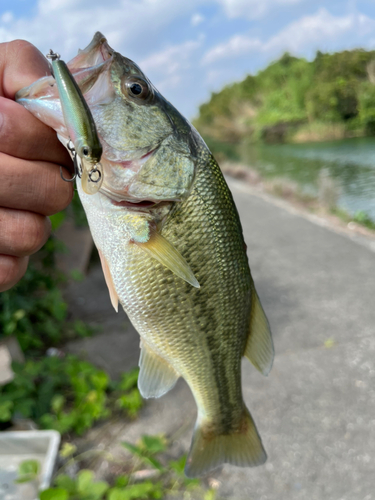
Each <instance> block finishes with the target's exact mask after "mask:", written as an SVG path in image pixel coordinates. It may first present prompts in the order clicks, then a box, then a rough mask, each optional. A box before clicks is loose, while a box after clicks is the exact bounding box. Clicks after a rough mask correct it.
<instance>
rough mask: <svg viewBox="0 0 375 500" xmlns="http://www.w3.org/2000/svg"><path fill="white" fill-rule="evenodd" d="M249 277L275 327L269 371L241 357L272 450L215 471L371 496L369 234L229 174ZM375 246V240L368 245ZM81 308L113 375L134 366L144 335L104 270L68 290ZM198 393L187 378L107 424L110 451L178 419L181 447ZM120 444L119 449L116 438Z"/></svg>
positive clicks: (374, 486)
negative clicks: (319, 217)
mask: <svg viewBox="0 0 375 500" xmlns="http://www.w3.org/2000/svg"><path fill="white" fill-rule="evenodd" d="M229 185H230V187H231V189H232V192H233V195H234V198H235V201H236V204H237V207H238V210H239V213H240V216H241V220H242V224H243V229H244V235H245V240H246V243H247V245H248V255H249V260H250V265H251V269H252V273H253V277H254V281H255V284H256V287H257V290H258V292H259V295H260V297H261V300H262V303H263V306H264V309H265V311H266V313H267V315H268V317H269V320H270V323H271V328H272V331H273V335H274V341H275V349H276V358H275V364H274V367H273V370H272V372H271V374H270V375H269V377H268V378H264V377H262V376H261V375H260V374H259V373H258V372H257V371H256V370H255V369H254V368H253V367H252V366H251V365H250V363H248V362H247V361H246V360H244V362H243V391H244V397H245V400H246V402H247V404H248V407H249V409H250V410H251V413H252V415H253V417H254V420H255V421H256V423H257V426H258V429H259V432H260V434H261V436H262V439H263V442H264V445H265V448H266V450H267V452H268V456H269V459H268V461H267V463H266V464H265V465H264V466H262V467H258V468H255V469H240V468H235V467H232V466H225V467H224V468H223V469H222V471H221V472H220V471H215V473H214V474H213V476H214V477H215V478H216V479H217V480H218V481H219V482H220V487H219V497H220V498H226V499H231V500H242V499H246V500H252V499H254V500H295V499H296V500H297V499H298V500H323V499H329V500H371V499H375V252H374V251H372V250H371V248H374V242H371V241H368V240H367V241H365V240H357V241H352V240H351V239H350V238H348V237H347V236H344V235H341V234H338V233H336V232H333V231H331V230H329V229H327V228H324V227H320V226H319V225H317V224H314V223H313V222H311V221H310V220H308V218H305V217H302V216H300V215H299V214H297V213H296V212H295V211H294V210H289V209H285V207H284V205H283V204H282V203H281V204H280V203H279V202H278V201H275V202H272V201H271V202H270V200H272V198H270V197H267V196H266V197H264V196H258V195H255V196H254V195H253V194H254V191H252V188H250V187H247V186H244V185H243V184H241V183H240V182H238V181H232V180H231V181H229ZM371 245H372V246H371ZM69 295H70V299H71V300H72V302H73V307H74V311H73V312H74V314H75V315H76V316H77V317H80V318H81V319H87V320H90V321H94V322H98V323H101V324H102V326H103V331H104V333H103V334H102V335H99V336H97V337H95V338H93V339H86V340H83V341H79V342H78V343H77V342H76V343H74V345H71V346H70V349H71V350H74V351H75V352H77V351H82V350H83V351H86V352H87V353H88V355H89V357H90V358H91V359H92V360H94V361H95V362H96V363H97V364H99V365H101V366H103V367H105V368H106V369H109V371H111V373H112V374H113V375H117V374H118V373H120V372H121V371H122V370H124V369H128V368H129V367H130V366H135V365H137V362H138V349H139V348H138V345H139V338H138V335H137V334H136V333H135V332H134V330H133V328H132V327H131V325H129V322H128V320H127V318H126V316H125V315H124V314H123V313H121V314H119V315H118V316H116V315H115V313H114V312H113V310H111V306H110V302H109V298H108V293H107V290H106V289H105V285H104V281H103V279H102V276H101V271H100V269H99V268H98V267H94V268H93V269H92V271H91V272H90V273H89V276H88V279H87V280H86V281H85V282H83V283H80V284H74V285H73V286H72V288H71V289H70V291H69ZM195 414H196V409H195V403H194V400H193V398H192V396H191V394H190V391H189V389H188V388H187V386H186V384H185V383H184V382H183V381H179V383H178V384H177V386H176V388H175V389H174V390H173V391H171V392H170V393H169V394H167V395H166V396H164V397H162V398H160V399H158V400H150V401H148V402H147V404H146V405H145V408H144V410H143V411H142V414H141V418H140V419H138V420H136V421H135V422H133V423H130V424H128V425H123V424H121V425H120V424H117V425H116V426H112V430H111V434H112V436H113V437H112V445H111V448H112V450H113V451H114V452H115V453H116V450H118V449H120V447H119V445H118V443H119V442H120V441H121V440H128V441H132V442H135V441H136V440H137V439H138V437H139V436H140V435H141V434H143V433H157V432H165V433H167V434H168V435H171V434H173V433H174V432H176V431H178V429H181V432H180V434H178V432H177V437H176V440H175V444H174V449H175V451H176V452H178V451H181V452H182V451H186V450H187V449H188V447H189V444H190V439H191V431H192V427H193V425H194V421H195ZM121 449H122V448H121Z"/></svg>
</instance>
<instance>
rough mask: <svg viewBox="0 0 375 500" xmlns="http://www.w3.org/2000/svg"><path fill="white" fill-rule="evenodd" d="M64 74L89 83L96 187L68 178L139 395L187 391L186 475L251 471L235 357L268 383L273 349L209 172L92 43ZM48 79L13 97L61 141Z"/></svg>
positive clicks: (103, 45) (251, 447) (193, 147)
mask: <svg viewBox="0 0 375 500" xmlns="http://www.w3.org/2000/svg"><path fill="white" fill-rule="evenodd" d="M94 63H95V66H92V64H94ZM68 66H69V69H70V70H71V72H72V74H73V76H74V77H76V76H77V78H78V79H79V78H80V75H81V74H82V71H83V72H84V75H85V79H89V81H90V89H89V91H88V94H87V99H88V104H89V107H90V109H91V110H92V112H93V116H94V120H95V122H96V125H97V127H98V131H99V134H100V138H101V141H102V143H103V155H102V159H101V163H102V166H103V172H104V178H103V184H102V185H101V186H100V189H99V191H98V192H97V193H96V194H89V193H86V192H84V190H83V189H82V185H81V181H80V180H79V179H77V187H78V192H79V195H80V198H81V201H82V204H83V206H84V208H85V211H86V214H87V218H88V222H89V225H90V229H91V232H92V236H93V239H94V241H95V244H96V246H97V248H98V250H99V255H100V258H101V262H102V266H103V272H104V276H105V280H106V283H107V285H108V289H109V293H110V299H111V301H112V304H113V306H114V307H115V309H116V310H117V308H118V302H119V301H120V303H121V304H122V306H123V308H124V309H125V311H126V313H127V314H128V316H129V318H130V320H131V321H132V323H133V325H134V326H135V328H136V330H137V331H138V332H139V334H140V336H141V356H140V361H139V364H140V373H139V378H138V387H139V390H140V392H141V394H142V396H143V397H146V398H148V397H160V396H162V395H163V394H165V393H166V392H168V391H169V390H170V389H171V388H172V387H173V386H174V384H175V383H176V381H177V379H178V378H179V377H180V376H181V377H183V378H184V379H185V380H186V382H187V383H188V385H189V387H190V389H191V391H192V393H193V395H194V398H195V401H196V403H197V407H198V415H197V422H196V426H195V429H194V435H193V439H192V444H191V448H190V453H189V456H188V459H187V463H186V467H185V472H186V474H187V475H188V476H189V477H196V476H200V475H202V474H204V473H206V472H208V471H210V470H211V469H213V468H215V467H217V466H219V465H221V464H223V463H230V464H233V465H238V466H256V465H260V464H262V463H263V462H264V461H265V460H266V453H265V451H264V448H263V445H262V442H261V439H260V437H259V434H258V432H257V429H256V426H255V424H254V421H253V419H252V417H251V415H250V413H249V411H248V410H247V408H246V406H245V403H244V401H243V397H242V389H241V359H242V357H243V356H246V357H247V358H248V359H249V360H250V361H251V362H252V363H253V365H254V366H255V367H256V368H257V369H258V370H259V371H260V372H261V373H263V374H264V375H267V374H268V372H269V371H270V369H271V366H272V361H273V355H274V353H273V344H272V337H271V332H270V329H269V325H268V321H267V318H266V316H265V314H264V311H263V309H262V306H261V304H260V301H259V298H258V295H257V293H256V290H255V287H254V283H253V280H252V278H251V274H250V269H249V264H248V260H247V256H246V250H245V249H246V246H245V243H244V241H243V235H242V228H241V223H240V220H239V216H238V213H237V209H236V207H235V204H234V201H233V198H232V195H231V193H230V191H229V189H228V186H227V184H226V182H225V179H224V177H223V175H222V173H221V171H220V168H219V166H218V164H217V163H216V161H215V159H214V158H213V156H212V155H211V153H210V151H209V150H208V148H207V146H206V145H205V143H204V141H203V140H202V138H201V137H200V136H199V134H198V132H197V131H196V130H195V129H194V128H193V127H192V126H191V124H190V123H189V122H188V121H187V120H186V119H185V118H183V117H182V116H181V114H180V113H179V112H178V111H177V110H176V109H175V108H174V107H173V106H172V105H171V104H170V103H169V102H168V101H166V100H165V99H164V98H163V96H161V95H160V93H159V92H158V91H157V90H156V89H155V88H154V87H153V86H152V84H151V83H150V82H149V80H148V79H147V77H146V76H145V75H144V74H143V73H142V71H141V70H140V69H139V68H138V66H137V65H135V64H134V63H133V62H132V61H130V60H129V59H127V58H125V57H123V56H121V54H119V53H117V52H115V51H114V50H113V49H112V48H111V47H109V45H108V44H107V42H106V40H105V38H104V37H103V35H101V34H100V33H97V34H96V35H95V36H94V38H93V40H92V42H91V43H90V44H89V46H88V47H87V48H86V49H84V50H83V51H80V52H79V54H78V56H76V58H74V59H73V60H72V61H70V62H69V63H68ZM91 66H92V68H91ZM82 68H84V70H82ZM49 82H50V79H48V78H47V80H46V79H44V80H43V79H42V80H39V81H37V82H35V83H34V84H32V85H30V86H29V87H27V88H25V89H22V90H21V91H20V92H19V93H18V100H19V102H20V103H21V104H23V105H24V106H25V107H26V108H27V109H29V110H30V111H31V112H32V113H34V114H35V115H36V116H38V118H39V119H41V120H43V121H44V122H45V123H46V124H47V125H50V126H52V127H53V128H54V129H55V130H57V131H58V134H59V137H60V138H61V139H62V140H63V141H64V140H66V138H67V137H68V133H67V130H65V129H66V127H65V129H64V123H62V121H61V120H62V115H61V112H60V104H59V100H58V95H57V94H56V93H55V94H54V90H53V88H51V86H50V85H49ZM78 83H79V82H78ZM132 85H137V86H138V88H140V89H141V93H140V94H139V95H140V96H142V98H141V97H137V95H132V94H131V92H130V90H129V89H131V88H132ZM43 91H44V94H45V95H44V97H45V99H43ZM84 96H85V97H86V95H85V94H84ZM171 411H173V409H171Z"/></svg>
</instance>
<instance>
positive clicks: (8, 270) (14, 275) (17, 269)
mask: <svg viewBox="0 0 375 500" xmlns="http://www.w3.org/2000/svg"><path fill="white" fill-rule="evenodd" d="M28 263H29V258H28V257H12V256H11V255H0V292H5V290H8V289H9V288H12V286H14V285H15V284H16V283H17V282H18V281H19V280H20V279H21V278H22V276H23V275H24V274H25V272H26V269H27V264H28Z"/></svg>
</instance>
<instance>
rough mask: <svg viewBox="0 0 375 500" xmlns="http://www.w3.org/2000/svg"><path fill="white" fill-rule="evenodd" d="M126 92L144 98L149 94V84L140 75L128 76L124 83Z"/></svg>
mask: <svg viewBox="0 0 375 500" xmlns="http://www.w3.org/2000/svg"><path fill="white" fill-rule="evenodd" d="M123 87H125V89H124V90H125V91H126V93H127V94H128V95H129V96H130V97H136V98H137V99H142V100H145V99H147V98H148V97H149V95H150V87H149V84H148V83H147V82H146V80H144V79H143V78H140V77H134V76H133V77H130V78H128V79H127V80H126V81H125V82H124V84H123Z"/></svg>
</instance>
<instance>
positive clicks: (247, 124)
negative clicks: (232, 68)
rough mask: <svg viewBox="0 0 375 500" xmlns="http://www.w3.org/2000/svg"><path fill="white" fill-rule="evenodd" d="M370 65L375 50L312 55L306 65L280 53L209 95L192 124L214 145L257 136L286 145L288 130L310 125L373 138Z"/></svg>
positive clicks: (373, 67)
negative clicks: (334, 125) (254, 71)
mask: <svg viewBox="0 0 375 500" xmlns="http://www.w3.org/2000/svg"><path fill="white" fill-rule="evenodd" d="M374 61H375V51H364V50H358V49H357V50H352V51H343V52H339V53H335V54H322V53H321V52H318V53H317V55H316V58H315V60H314V61H311V62H308V61H306V59H303V58H296V57H293V56H291V55H290V54H288V53H286V54H284V55H283V56H282V57H281V58H280V59H279V60H278V61H275V62H273V63H271V64H270V65H269V66H268V67H267V68H265V69H264V70H262V71H260V72H259V73H258V74H257V75H255V76H251V75H248V76H247V77H246V78H245V79H244V80H243V81H242V82H239V83H234V84H232V85H227V86H226V87H224V88H223V89H222V90H221V91H220V92H216V93H213V94H212V95H211V98H210V100H209V101H208V102H207V103H204V104H202V105H201V107H200V108H199V116H198V118H197V119H196V120H195V121H194V124H195V125H196V126H197V127H198V128H199V129H200V130H201V131H202V133H203V134H204V136H205V137H210V138H214V139H216V140H217V141H218V142H219V143H222V142H228V143H231V142H238V141H240V140H242V139H245V138H246V139H249V138H250V139H251V140H256V139H257V138H260V137H263V138H265V139H266V140H271V138H272V139H274V138H275V137H276V138H277V140H286V139H287V138H288V137H289V136H290V135H291V134H288V127H290V128H292V129H294V128H295V127H296V126H297V127H301V126H303V124H304V123H305V124H306V123H310V124H311V123H314V122H315V121H319V122H327V123H343V124H345V128H346V129H347V130H348V131H351V132H352V133H354V132H355V133H356V134H362V135H363V134H365V133H366V134H374V133H375V100H374V95H375V90H374V85H373V82H374V81H375V63H374ZM370 82H372V83H370ZM280 125H283V127H284V129H283V130H280V129H279V132H278V134H276V135H275V134H268V133H265V132H266V131H267V130H268V129H269V128H270V127H275V126H279V127H280ZM344 131H345V129H344ZM215 153H216V150H215Z"/></svg>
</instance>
